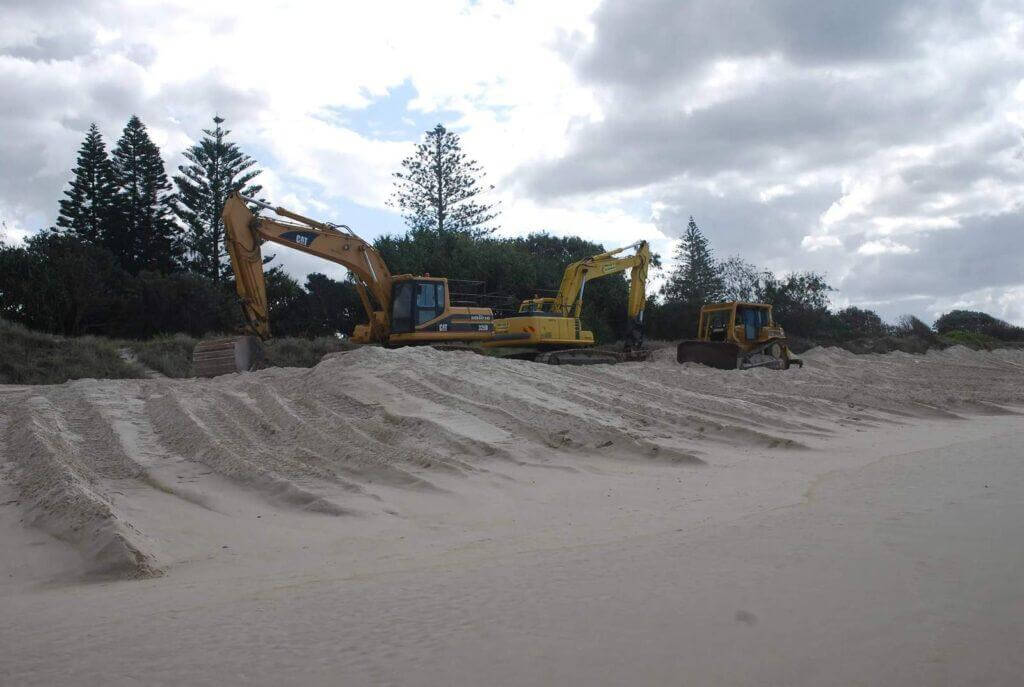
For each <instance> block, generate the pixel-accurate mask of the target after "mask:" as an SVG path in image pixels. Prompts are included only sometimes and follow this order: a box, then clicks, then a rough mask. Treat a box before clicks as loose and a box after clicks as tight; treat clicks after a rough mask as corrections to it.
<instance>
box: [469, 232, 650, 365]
mask: <svg viewBox="0 0 1024 687" xmlns="http://www.w3.org/2000/svg"><path fill="white" fill-rule="evenodd" d="M628 250H632V251H633V253H632V254H631V255H621V254H622V253H624V252H626V251H628ZM650 264H651V249H650V247H649V246H648V244H647V242H646V241H638V242H636V243H634V244H632V245H629V246H623V247H622V248H616V249H615V250H611V251H608V252H606V253H599V254H598V255H592V256H590V257H589V258H585V259H583V260H580V261H578V262H574V263H572V264H570V265H569V266H568V267H566V268H565V273H564V274H563V275H562V283H561V285H560V286H559V288H558V294H557V295H556V296H554V297H553V298H531V299H528V300H525V301H523V302H522V303H521V304H520V305H519V310H518V312H516V313H515V314H514V315H512V316H510V317H505V318H498V319H496V320H495V321H494V336H493V337H492V338H491V339H490V340H489V341H487V342H486V343H485V344H484V347H485V348H515V349H526V353H519V354H514V356H513V357H519V358H529V359H532V360H534V361H535V362H543V363H549V364H553V365H560V364H574V365H580V364H594V363H615V362H622V361H625V360H643V359H645V358H646V357H647V351H645V350H644V349H643V321H644V305H645V304H646V302H647V292H646V289H647V270H648V268H649V267H650ZM626 270H630V281H629V306H628V314H629V333H628V335H627V338H626V341H625V345H624V347H623V350H622V351H621V352H612V351H606V350H599V349H595V348H594V335H593V333H592V332H589V331H587V330H585V329H583V327H582V325H581V323H580V312H581V311H582V309H583V293H584V290H585V288H586V285H587V282H590V281H593V280H595V279H599V278H601V277H607V276H610V275H613V274H619V273H621V272H624V271H626Z"/></svg>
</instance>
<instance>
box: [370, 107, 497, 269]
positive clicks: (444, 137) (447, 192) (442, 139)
mask: <svg viewBox="0 0 1024 687" xmlns="http://www.w3.org/2000/svg"><path fill="white" fill-rule="evenodd" d="M393 176H394V178H395V190H394V193H393V194H392V196H391V200H390V201H389V204H390V205H391V206H392V207H395V208H397V209H398V210H400V211H401V212H402V216H403V217H404V218H405V221H406V224H407V225H408V226H409V228H410V230H412V231H413V232H428V233H433V234H436V235H437V236H438V237H441V238H445V237H448V236H450V235H453V234H455V235H458V234H465V235H469V236H472V237H477V238H478V237H481V236H486V235H487V234H490V233H491V232H493V231H494V229H495V228H496V227H489V226H488V224H489V223H490V222H491V221H492V220H494V219H495V218H496V217H497V216H498V211H497V209H496V208H497V206H496V205H495V204H493V203H485V202H481V194H482V193H484V192H486V191H489V190H491V189H493V188H494V187H493V186H484V184H483V183H482V180H483V177H484V173H483V170H482V169H481V167H480V164H479V163H478V162H477V161H476V160H472V159H470V158H468V157H467V156H466V154H465V153H463V152H462V143H461V141H460V140H459V136H458V134H456V133H454V132H451V131H448V130H447V129H445V128H444V127H443V126H442V125H440V124H438V125H437V126H436V127H434V128H433V129H431V130H430V131H428V132H426V136H425V138H424V141H423V142H422V143H418V144H416V152H414V153H413V154H412V155H410V156H409V157H407V158H405V159H404V160H402V171H399V172H395V173H394V175H393ZM446 252H449V253H450V252H451V251H450V250H446Z"/></svg>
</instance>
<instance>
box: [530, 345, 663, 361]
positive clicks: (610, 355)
mask: <svg viewBox="0 0 1024 687" xmlns="http://www.w3.org/2000/svg"><path fill="white" fill-rule="evenodd" d="M650 357H651V352H650V351H648V350H644V349H641V350H638V351H608V350H603V349H600V348H564V349H561V350H557V351H545V352H543V353H538V354H537V355H536V356H535V357H534V358H533V362H535V363H545V364H548V365H614V364H616V363H627V362H643V361H645V360H647V359H648V358H650Z"/></svg>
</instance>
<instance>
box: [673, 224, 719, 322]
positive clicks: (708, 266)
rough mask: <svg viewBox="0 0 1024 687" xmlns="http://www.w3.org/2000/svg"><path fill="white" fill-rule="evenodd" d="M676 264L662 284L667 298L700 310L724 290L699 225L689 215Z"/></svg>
mask: <svg viewBox="0 0 1024 687" xmlns="http://www.w3.org/2000/svg"><path fill="white" fill-rule="evenodd" d="M675 259H676V261H677V262H678V265H677V267H676V268H675V270H674V271H673V272H672V274H670V275H669V278H668V282H667V283H666V284H665V286H663V287H662V294H664V296H665V298H666V299H667V300H670V301H681V302H683V303H685V304H686V305H687V306H688V309H690V310H693V309H694V308H696V309H698V310H699V309H700V306H702V305H704V304H707V303H714V302H716V301H718V300H721V298H722V295H723V291H724V290H725V289H724V287H725V285H724V283H723V280H722V275H721V271H720V269H719V266H718V265H717V264H716V263H715V259H714V255H713V254H712V252H711V248H710V246H709V245H708V240H707V238H706V237H705V236H704V234H703V233H702V232H701V230H700V227H698V226H697V223H696V222H695V221H694V219H693V217H690V222H689V224H688V225H687V227H686V233H685V234H684V235H683V238H682V240H680V242H679V247H678V248H677V249H676V254H675Z"/></svg>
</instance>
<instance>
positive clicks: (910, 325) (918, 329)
mask: <svg viewBox="0 0 1024 687" xmlns="http://www.w3.org/2000/svg"><path fill="white" fill-rule="evenodd" d="M893 333H894V334H896V336H916V337H918V338H921V339H925V340H937V337H936V336H935V332H934V331H933V330H932V328H931V327H929V326H928V325H927V324H925V323H924V322H922V321H921V320H920V319H918V318H917V317H915V316H914V315H902V316H901V317H900V319H899V320H897V322H896V326H895V327H893Z"/></svg>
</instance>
